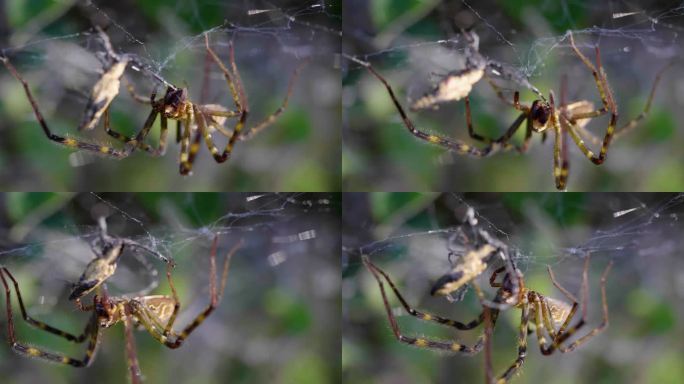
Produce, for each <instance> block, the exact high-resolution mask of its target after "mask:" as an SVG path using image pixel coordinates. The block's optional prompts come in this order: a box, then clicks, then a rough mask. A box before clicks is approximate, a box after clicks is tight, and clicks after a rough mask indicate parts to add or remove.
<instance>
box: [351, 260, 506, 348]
mask: <svg viewBox="0 0 684 384" xmlns="http://www.w3.org/2000/svg"><path fill="white" fill-rule="evenodd" d="M363 264H364V265H365V267H366V268H367V269H368V270H369V271H370V272H371V274H372V275H373V277H374V278H375V280H376V281H377V282H378V286H379V287H380V294H381V295H382V301H383V303H384V305H385V310H386V312H387V318H388V319H389V322H390V326H391V327H392V332H393V333H394V337H396V339H397V340H399V341H400V342H402V343H405V344H409V345H413V346H416V347H419V348H425V349H433V350H440V351H447V352H458V353H462V354H466V355H474V354H476V353H478V352H480V351H481V350H482V347H483V345H484V335H481V336H480V337H479V338H478V340H477V342H476V343H475V344H474V345H473V346H468V345H464V344H460V343H458V342H455V341H454V342H445V341H439V340H433V339H428V338H423V337H413V336H405V335H403V334H402V333H401V329H400V328H399V324H398V323H397V320H396V318H395V317H394V314H393V311H392V307H391V306H390V304H389V300H388V298H387V293H386V291H385V285H384V283H383V279H384V280H386V281H387V283H388V284H389V286H390V288H391V289H392V291H393V292H394V294H395V295H396V297H397V298H398V299H399V302H400V303H401V305H402V306H403V307H404V309H405V310H406V312H408V314H409V315H411V316H413V317H416V318H418V319H420V320H424V321H431V322H435V323H437V324H441V325H444V326H448V327H452V328H456V329H458V330H470V329H473V328H475V327H477V326H478V325H480V324H481V323H482V322H483V321H484V320H485V311H483V312H482V313H481V314H480V315H479V316H478V317H477V318H476V319H474V320H472V321H470V322H468V323H461V322H459V321H456V320H451V319H448V318H445V317H441V316H437V315H434V314H430V313H426V312H420V311H418V310H416V309H414V308H413V307H411V306H410V305H409V304H408V302H406V300H405V299H404V297H403V296H402V295H401V293H400V292H399V289H398V288H397V287H396V285H395V284H394V282H393V281H392V279H391V278H390V277H389V275H388V274H387V273H385V271H383V270H382V269H380V268H379V267H378V266H376V265H375V264H373V263H372V262H371V261H370V259H369V258H368V257H367V256H365V255H364V256H363ZM490 316H491V322H492V324H494V323H496V319H497V317H498V310H496V309H495V310H491V311H490Z"/></svg>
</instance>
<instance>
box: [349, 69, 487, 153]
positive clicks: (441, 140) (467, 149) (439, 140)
mask: <svg viewBox="0 0 684 384" xmlns="http://www.w3.org/2000/svg"><path fill="white" fill-rule="evenodd" d="M352 59H353V60H354V61H355V62H357V63H359V64H361V65H363V66H364V67H366V69H367V70H368V71H369V72H370V73H371V74H372V75H373V76H374V77H375V78H377V79H378V80H379V81H380V82H381V83H382V84H383V85H384V86H385V89H387V93H388V94H389V96H390V98H391V99H392V103H394V106H395V107H396V109H397V112H399V115H400V116H401V120H402V122H403V123H404V126H405V127H406V129H408V131H409V132H410V133H411V134H412V135H413V136H415V137H417V138H419V139H421V140H424V141H427V142H428V143H432V144H437V145H439V146H442V147H444V148H446V149H448V150H451V151H454V152H456V153H458V154H462V155H471V156H476V157H485V156H488V155H490V154H492V153H494V152H496V151H498V150H499V149H500V144H499V143H491V144H490V145H488V146H486V147H484V148H482V149H479V148H476V147H473V146H470V145H468V144H466V143H464V142H462V141H460V140H455V139H449V138H446V137H442V136H438V135H433V134H429V133H426V132H423V131H421V130H419V129H417V128H416V126H415V125H414V124H413V121H411V119H409V117H408V115H407V114H406V111H405V110H404V107H402V106H401V103H400V102H399V100H397V97H396V95H395V94H394V90H393V89H392V87H391V86H390V85H389V83H388V82H387V80H386V79H385V78H384V77H382V75H380V74H379V73H378V72H376V71H375V69H374V68H373V67H372V66H371V65H370V64H369V63H366V62H363V61H360V60H358V59H354V58H352Z"/></svg>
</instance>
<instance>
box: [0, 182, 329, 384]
mask: <svg viewBox="0 0 684 384" xmlns="http://www.w3.org/2000/svg"><path fill="white" fill-rule="evenodd" d="M339 211H340V197H339V195H325V194H262V195H256V194H237V193H236V194H210V193H203V194H186V193H177V194H162V193H143V194H101V195H95V194H73V195H72V194H53V193H45V194H42V193H36V194H24V193H6V194H0V265H3V266H6V267H7V268H9V269H10V270H11V271H12V273H13V274H14V275H15V276H16V278H17V279H18V281H19V285H20V289H21V292H22V295H23V297H24V300H25V302H26V305H27V310H28V312H29V313H30V314H31V315H32V316H33V317H35V318H36V319H40V320H43V321H46V322H48V323H50V324H52V325H54V326H57V327H60V328H62V329H64V330H68V331H70V332H80V331H81V330H82V329H83V327H84V325H85V323H86V322H87V319H88V315H87V314H84V313H81V312H80V311H78V310H76V308H75V307H74V304H73V303H72V302H69V301H67V300H66V298H67V296H68V293H69V290H70V283H71V282H74V281H76V280H77V279H78V276H80V274H81V273H82V272H83V268H84V267H85V265H86V263H87V262H89V261H90V260H91V259H92V257H93V255H92V252H91V251H90V247H89V243H90V241H92V240H93V239H94V238H95V237H96V236H97V231H98V228H97V225H96V219H97V218H98V217H100V216H105V217H107V218H108V220H107V221H108V226H109V233H110V234H112V235H117V236H122V237H128V238H132V239H134V240H136V241H139V242H141V243H143V244H144V245H146V246H148V247H150V248H154V249H156V250H158V251H159V252H161V253H163V254H165V255H171V256H172V257H173V258H174V259H175V261H176V263H177V267H176V268H175V270H174V271H173V280H174V284H175V286H176V288H177V290H178V294H179V296H180V300H181V313H180V315H179V318H178V321H177V323H176V324H177V326H176V327H175V328H176V329H181V328H180V327H183V326H185V325H186V324H188V323H189V322H190V321H191V320H192V319H193V318H194V317H195V316H196V315H197V314H198V313H200V312H201V311H202V310H203V309H204V308H205V306H206V305H207V303H208V295H209V280H208V270H209V250H210V245H211V241H212V240H213V236H214V234H219V235H220V241H219V251H218V256H217V263H222V259H223V256H224V255H225V254H226V252H227V251H228V249H230V248H231V247H232V246H233V245H234V244H235V243H236V242H237V241H239V239H240V238H242V239H244V241H245V244H244V246H243V247H242V249H240V250H239V251H238V252H237V253H236V254H235V256H234V258H233V259H232V262H231V269H230V271H229V274H228V280H227V284H226V288H225V293H224V296H223V300H222V302H221V303H220V305H219V307H218V308H217V309H216V311H215V312H214V313H212V314H211V315H210V316H209V317H208V318H207V319H206V320H205V322H204V323H202V324H201V325H200V326H199V328H197V329H196V330H195V331H194V332H193V333H192V334H191V335H190V337H189V338H188V339H187V340H186V342H185V343H184V344H183V345H182V346H181V347H180V348H178V349H175V350H171V349H168V348H166V347H164V346H163V345H161V344H159V343H158V342H157V341H156V340H154V339H153V338H152V337H151V336H150V335H149V334H147V332H145V331H140V332H135V339H136V345H137V349H138V359H139V362H140V367H141V370H142V373H143V375H144V378H145V381H144V382H145V383H150V384H154V383H170V382H173V383H198V382H201V383H226V382H230V383H263V382H273V383H311V384H313V383H337V382H339V377H340V361H341V359H340V347H339V340H340V332H341V330H340V317H339V307H340V295H339V291H340V267H339V265H340V264H339V259H338V258H337V257H335V255H337V254H338V252H337V250H338V249H339V247H340V244H339V239H340V237H339V231H340V229H339V223H340V221H339ZM130 256H131V255H130V254H128V253H124V255H123V256H122V259H121V261H120V264H119V268H118V269H117V271H116V274H115V275H114V276H112V277H111V278H110V279H109V280H108V289H109V293H110V294H111V295H116V294H127V293H129V294H132V293H133V292H136V291H138V290H139V289H141V288H143V287H145V286H147V284H148V283H149V281H150V279H149V277H148V275H147V274H146V273H145V272H144V270H143V269H142V268H141V266H140V264H139V263H137V262H135V260H134V258H132V257H130ZM143 256H145V257H147V256H146V255H143ZM148 260H152V261H153V264H154V265H155V267H156V268H157V269H158V270H159V286H158V287H157V289H155V290H154V291H153V293H152V294H168V293H169V288H168V284H167V282H166V280H165V274H164V272H165V266H164V264H163V263H161V262H156V261H154V260H153V259H152V258H148ZM219 265H220V264H219ZM0 301H2V304H0V306H1V307H2V313H3V315H2V316H0V335H1V336H0V337H1V338H2V341H3V342H2V343H1V344H0V345H2V347H1V348H0V371H2V380H1V381H2V382H3V383H17V384H18V383H36V382H50V383H93V382H98V383H124V382H128V381H129V379H128V371H127V369H126V353H125V344H124V334H123V332H124V328H123V325H121V324H117V325H115V326H113V327H111V328H109V329H105V330H103V331H102V337H101V342H100V349H99V352H98V354H97V355H96V357H95V359H94V361H93V362H92V365H91V366H90V367H88V368H84V369H76V368H72V367H69V366H61V365H57V364H51V363H47V362H44V361H39V360H36V359H29V358H25V357H23V356H19V355H17V354H15V353H14V352H12V351H11V349H10V348H9V346H8V345H7V344H6V343H5V342H4V341H5V338H6V329H7V328H6V327H7V322H6V316H5V315H4V314H5V299H4V293H3V299H2V300H0ZM12 302H13V305H14V309H15V319H14V320H15V326H16V327H17V332H18V337H19V338H20V339H21V340H22V341H25V342H27V343H29V344H31V345H33V346H40V347H44V348H47V349H49V350H52V351H59V352H63V353H66V354H68V355H69V356H73V357H78V358H80V357H82V356H83V355H84V352H85V346H84V345H78V346H76V345H73V344H72V343H69V342H66V341H64V340H63V339H60V338H58V337H55V336H53V335H50V334H47V333H45V332H41V331H36V330H34V329H33V328H31V327H29V326H27V325H26V323H25V322H24V321H23V320H22V319H21V318H20V316H19V312H18V311H19V307H18V303H17V301H16V297H15V296H14V292H13V293H12Z"/></svg>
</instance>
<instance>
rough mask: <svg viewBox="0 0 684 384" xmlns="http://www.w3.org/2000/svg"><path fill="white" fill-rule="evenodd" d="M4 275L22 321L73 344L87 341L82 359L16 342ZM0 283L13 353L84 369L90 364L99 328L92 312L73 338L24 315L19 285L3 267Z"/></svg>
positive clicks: (9, 294) (0, 268) (10, 303)
mask: <svg viewBox="0 0 684 384" xmlns="http://www.w3.org/2000/svg"><path fill="white" fill-rule="evenodd" d="M5 275H7V277H8V278H9V279H10V280H12V284H13V285H14V292H15V293H16V295H17V299H18V301H19V308H20V309H21V314H22V317H23V319H24V321H26V322H27V323H28V324H29V325H31V326H33V327H35V328H37V329H41V330H44V331H46V332H49V333H52V334H53V335H56V336H60V337H63V338H64V339H66V340H68V341H72V342H74V343H82V342H83V341H85V340H86V339H88V340H89V341H88V347H87V349H86V353H85V356H84V357H83V359H81V360H78V359H74V358H71V357H67V356H65V355H62V354H59V353H54V352H48V351H44V350H42V349H39V348H36V347H33V346H30V345H27V344H24V343H21V342H19V341H17V337H16V333H15V330H14V315H13V312H12V301H11V292H10V287H9V285H8V284H7V280H6V279H5ZM0 281H2V285H3V286H4V288H5V307H6V311H7V341H8V343H9V345H10V347H12V349H13V350H14V351H15V352H17V353H19V354H20V355H23V356H27V357H36V358H39V359H42V360H47V361H52V362H55V363H59V364H65V365H71V366H73V367H86V366H88V365H89V364H90V362H91V361H92V359H93V357H94V356H95V352H96V350H97V339H98V336H99V326H98V322H97V314H96V313H94V312H93V314H92V316H91V317H90V320H89V321H88V324H87V325H86V327H85V329H84V330H83V333H81V334H80V335H79V336H74V335H72V334H70V333H68V332H64V331H62V330H59V329H57V328H54V327H52V326H50V325H48V324H46V323H43V322H41V321H38V320H35V319H33V318H31V317H30V316H28V314H27V313H26V308H25V307H24V301H23V299H22V297H21V292H20V290H19V284H18V283H17V281H16V279H15V278H14V276H13V275H12V274H11V273H10V271H9V270H8V269H7V268H5V267H0Z"/></svg>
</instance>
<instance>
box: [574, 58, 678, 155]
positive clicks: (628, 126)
mask: <svg viewBox="0 0 684 384" xmlns="http://www.w3.org/2000/svg"><path fill="white" fill-rule="evenodd" d="M671 66H672V63H668V64H667V65H665V66H664V67H663V68H661V69H660V70H659V71H658V73H657V74H656V76H655V78H654V80H653V84H652V85H651V91H650V92H649V95H648V99H647V100H646V105H645V106H644V109H643V110H642V111H641V113H639V115H637V116H636V117H635V118H633V119H632V120H630V121H628V122H626V123H625V124H623V125H622V126H621V127H620V128H618V129H616V130H615V134H614V135H613V140H615V139H618V138H620V137H622V136H624V135H625V134H627V133H629V132H631V131H632V130H634V128H636V127H637V125H639V122H640V121H641V120H643V119H644V118H645V117H646V116H647V115H648V113H649V112H650V110H651V105H652V103H653V97H654V96H655V92H656V89H657V88H658V84H659V83H660V79H661V78H662V76H663V74H664V73H665V71H666V70H667V69H668V68H670V67H671ZM599 111H600V110H599ZM589 114H591V112H589ZM590 117H592V116H586V114H582V115H579V114H572V115H570V116H567V117H566V119H567V120H568V121H569V123H570V124H572V125H573V127H574V129H575V130H576V131H577V132H578V133H579V134H580V136H581V138H584V139H585V140H588V141H590V142H591V143H592V144H594V145H601V139H600V138H598V137H596V135H594V134H593V133H592V132H589V131H588V130H587V129H586V128H585V127H584V126H583V125H581V124H577V120H580V119H585V118H590Z"/></svg>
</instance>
